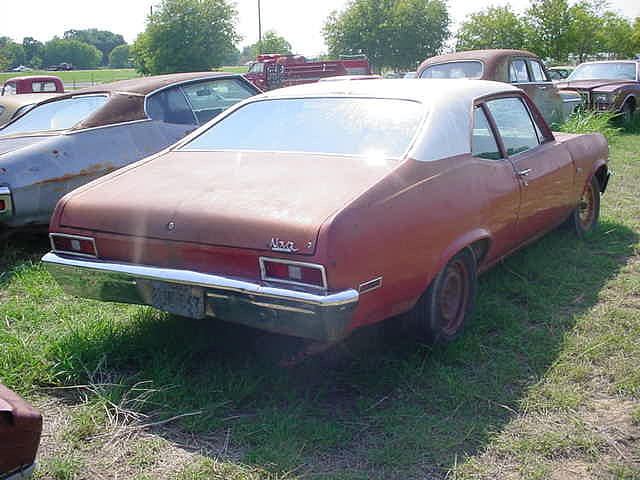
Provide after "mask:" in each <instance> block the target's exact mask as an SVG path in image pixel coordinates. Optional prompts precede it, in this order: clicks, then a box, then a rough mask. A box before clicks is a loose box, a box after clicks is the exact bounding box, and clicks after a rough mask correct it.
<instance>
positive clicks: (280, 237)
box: [60, 151, 397, 254]
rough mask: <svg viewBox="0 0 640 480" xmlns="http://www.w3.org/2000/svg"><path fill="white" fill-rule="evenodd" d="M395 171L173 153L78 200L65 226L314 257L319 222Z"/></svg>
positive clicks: (348, 159) (339, 158)
mask: <svg viewBox="0 0 640 480" xmlns="http://www.w3.org/2000/svg"><path fill="white" fill-rule="evenodd" d="M396 165H397V162H395V161H378V162H371V161H369V162H367V160H366V159H365V158H362V157H356V156H343V155H323V154H307V153H288V152H287V153H282V152H280V153H278V152H179V151H173V152H169V153H167V154H165V155H162V156H160V157H158V158H156V159H154V160H151V161H149V162H146V163H144V164H141V165H138V166H136V167H134V168H132V169H127V170H126V171H124V172H118V173H114V174H112V175H111V176H109V177H106V178H105V179H103V180H101V181H98V182H96V183H94V184H92V185H91V186H90V187H89V188H86V189H84V190H82V191H80V192H78V193H76V194H72V195H71V196H70V197H68V199H67V202H66V204H65V205H64V209H63V211H62V213H61V216H60V225H62V226H66V227H72V228H81V229H88V230H94V231H102V232H109V233H116V234H124V235H130V236H135V237H146V238H156V239H166V240H174V241H184V242H197V243H204V244H211V245H220V246H231V247H240V248H249V249H256V250H269V249H272V246H276V247H281V248H282V247H283V246H284V247H285V249H287V248H289V247H293V248H295V249H296V250H297V251H298V253H300V254H313V253H314V252H315V246H316V238H317V236H318V232H319V229H320V226H321V225H322V223H323V222H324V221H325V220H326V219H327V218H328V217H330V216H331V215H332V214H334V213H335V212H336V211H338V210H339V209H341V208H342V207H344V206H345V205H346V204H348V203H349V202H350V201H351V200H353V199H354V198H356V197H357V196H358V195H359V194H361V193H362V192H363V191H365V190H366V189H368V188H369V187H370V186H372V185H373V184H375V183H376V182H377V181H379V180H380V179H381V178H383V177H384V176H385V175H387V174H388V173H389V172H390V171H391V170H392V169H393V168H394V167H395V166H396ZM280 242H282V243H280ZM289 242H292V243H289Z"/></svg>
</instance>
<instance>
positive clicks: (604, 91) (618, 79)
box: [556, 60, 640, 121]
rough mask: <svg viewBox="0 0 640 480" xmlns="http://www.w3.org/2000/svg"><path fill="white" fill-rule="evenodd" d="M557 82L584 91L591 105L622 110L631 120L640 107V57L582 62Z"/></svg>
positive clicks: (563, 87) (614, 111)
mask: <svg viewBox="0 0 640 480" xmlns="http://www.w3.org/2000/svg"><path fill="white" fill-rule="evenodd" d="M556 86H557V87H558V88H559V89H561V90H562V91H567V92H577V93H579V94H580V95H582V96H583V98H584V103H585V106H586V108H588V109H591V110H596V111H605V112H613V113H620V114H621V115H622V116H623V118H624V120H625V121H630V120H631V118H632V116H633V114H634V113H635V112H636V111H638V110H639V109H640V60H615V61H601V62H588V63H582V64H580V65H578V67H576V69H575V70H574V71H573V72H572V73H571V75H569V77H568V78H567V79H566V80H565V81H564V82H558V83H557V84H556Z"/></svg>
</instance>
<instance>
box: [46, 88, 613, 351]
mask: <svg viewBox="0 0 640 480" xmlns="http://www.w3.org/2000/svg"><path fill="white" fill-rule="evenodd" d="M427 84H428V85H427ZM264 119H271V120H270V121H263V120H264ZM249 126H250V127H249ZM606 162H607V144H606V141H605V139H604V137H603V136H602V135H600V134H587V135H571V134H555V135H554V134H553V133H551V131H550V130H549V127H548V126H547V124H546V123H545V122H544V120H543V119H542V116H541V115H540V113H539V111H538V110H537V108H536V107H535V105H534V104H533V103H532V102H531V100H530V99H529V98H528V97H527V96H526V95H525V94H524V92H523V91H522V90H520V89H518V88H516V87H513V86H511V85H508V84H505V83H496V82H485V81H477V82H462V81H461V82H451V81H449V80H433V81H432V82H425V81H424V80H419V79H414V80H377V81H370V80H366V81H351V82H318V83H314V84H308V85H303V86H298V87H291V88H284V89H280V90H274V91H272V92H269V93H267V94H264V95H261V96H257V97H254V98H252V99H249V100H247V101H245V102H242V103H241V104H239V105H238V106H235V107H232V108H231V109H229V110H228V111H227V112H225V113H224V114H223V115H221V116H220V117H219V118H218V119H216V120H215V121H214V122H212V124H209V125H207V126H206V127H203V128H202V129H199V130H197V131H196V132H193V133H192V134H191V135H189V136H188V137H187V138H185V139H184V140H182V141H180V142H179V143H177V144H176V145H174V146H173V147H172V148H171V149H169V150H167V151H165V152H162V153H160V154H158V155H156V156H153V157H150V158H147V159H144V160H141V161H140V162H137V163H135V164H133V165H130V166H128V167H125V168H123V169H121V170H119V171H117V172H114V173H112V174H110V175H108V176H106V177H104V178H102V179H99V180H97V181H95V182H93V183H91V184H89V185H85V186H83V187H80V188H79V189H78V190H76V191H75V192H72V193H71V194H69V195H67V196H66V197H65V198H63V199H62V200H61V201H60V202H59V203H58V205H57V207H56V210H55V212H54V214H53V217H52V221H51V228H50V232H51V233H50V238H51V244H52V248H53V250H52V251H51V252H49V253H48V254H47V255H46V256H45V257H44V262H45V264H46V265H47V266H48V268H49V270H50V271H51V272H52V274H53V275H54V276H55V278H56V279H57V281H58V282H59V283H60V284H61V285H62V286H63V288H64V289H65V291H66V292H68V293H70V294H74V295H79V296H83V297H89V298H97V299H101V300H106V301H114V302H129V303H138V304H148V305H153V306H155V307H157V308H159V309H161V310H164V311H167V312H171V313H173V314H176V315H181V316H186V317H193V318H204V317H219V318H222V319H226V320H228V321H232V322H237V323H242V324H246V325H250V326H253V327H256V328H260V329H267V330H271V331H275V332H280V333H285V334H289V335H295V336H300V337H305V338H309V339H315V340H318V341H323V342H332V341H337V340H340V339H342V338H343V337H345V336H346V335H348V334H349V333H350V332H351V331H353V330H354V329H355V328H357V327H361V326H363V325H366V324H370V323H374V322H378V321H381V320H383V319H385V318H387V317H391V316H395V315H397V314H401V313H403V312H407V311H409V310H410V309H413V312H414V313H415V315H416V316H417V318H418V319H420V321H421V323H422V325H423V327H424V329H425V330H426V331H427V332H429V333H430V334H431V335H432V336H433V337H434V338H435V339H439V340H445V341H446V340H451V339H453V338H455V337H456V336H457V335H458V334H459V333H460V331H461V330H462V327H463V326H464V324H465V322H466V320H467V318H468V317H469V315H470V312H471V310H472V307H473V303H474V294H475V290H476V274H477V272H478V271H482V270H485V269H487V268H488V267H490V266H491V265H493V264H495V263H496V262H498V261H499V260H500V259H502V258H503V257H504V256H505V255H507V254H509V253H510V252H512V251H514V250H516V249H517V248H519V247H521V246H523V245H524V244H526V243H527V242H529V241H530V240H532V239H534V238H536V237H538V236H539V235H541V234H544V233H545V232H547V231H549V230H551V229H553V228H554V227H556V226H558V225H559V224H561V223H563V222H568V223H569V224H571V225H572V226H573V227H574V228H575V230H576V231H577V232H579V233H583V232H586V231H589V230H591V229H592V228H593V227H594V226H595V225H596V223H597V220H598V211H599V210H598V209H599V205H600V203H599V199H600V193H601V192H602V191H604V189H605V187H606V184H607V180H608V171H607V163H606Z"/></svg>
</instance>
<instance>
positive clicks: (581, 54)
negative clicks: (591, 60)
mask: <svg viewBox="0 0 640 480" xmlns="http://www.w3.org/2000/svg"><path fill="white" fill-rule="evenodd" d="M603 8H604V3H602V2H600V1H582V2H580V3H577V4H576V5H573V6H572V7H571V8H570V9H569V30H568V34H567V41H568V50H569V53H572V54H574V55H576V56H577V57H578V62H579V63H582V62H584V61H585V60H586V58H587V56H588V55H593V54H595V53H598V52H601V51H602V49H603V45H602V42H601V40H602V36H601V35H599V31H600V29H601V28H602V18H601V17H602V14H603Z"/></svg>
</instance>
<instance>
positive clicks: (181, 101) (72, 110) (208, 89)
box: [0, 72, 259, 230]
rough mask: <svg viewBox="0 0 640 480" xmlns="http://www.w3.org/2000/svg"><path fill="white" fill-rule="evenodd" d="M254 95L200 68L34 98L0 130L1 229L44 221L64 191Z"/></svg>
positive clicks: (232, 78) (238, 80)
mask: <svg viewBox="0 0 640 480" xmlns="http://www.w3.org/2000/svg"><path fill="white" fill-rule="evenodd" d="M256 93H259V90H258V89H257V88H256V87H254V86H253V85H252V84H251V83H249V82H248V81H246V80H245V79H244V78H243V77H242V76H241V75H234V74H224V73H212V72H200V73H179V74H172V75H163V76H157V77H147V78H136V79H131V80H123V81H120V82H114V83H109V84H104V85H98V86H96V87H92V88H87V89H83V90H76V91H75V92H73V93H69V94H66V95H62V96H58V97H56V98H54V99H51V100H47V101H45V102H42V103H40V104H39V105H38V106H36V107H34V108H33V109H32V110H30V111H29V112H27V113H26V114H24V115H22V116H21V117H19V118H17V119H15V120H13V121H12V122H11V123H9V124H8V125H6V126H4V127H3V128H0V230H2V229H3V228H4V229H5V230H6V229H8V228H12V227H24V226H27V225H36V226H37V225H47V224H48V223H49V218H50V217H51V212H52V211H53V208H54V207H55V204H56V202H57V201H58V200H59V199H60V198H61V197H62V196H63V195H64V194H65V193H67V192H70V191H71V190H73V189H74V188H76V187H78V186H80V185H83V184H85V183H87V182H89V181H90V180H93V179H95V178H97V177H100V176H102V175H104V174H106V173H109V172H111V171H113V170H116V169H118V168H120V167H122V166H124V165H127V164H129V163H132V162H134V161H136V160H140V159H141V158H143V157H146V156H148V155H150V154H153V153H156V152H158V151H159V150H162V149H163V148H166V147H168V146H169V145H171V144H173V143H175V142H176V141H177V140H179V139H181V138H183V137H184V136H185V135H186V134H187V133H189V132H191V131H193V130H194V129H195V128H196V127H198V126H199V125H202V124H204V123H206V122H207V121H209V120H210V119H211V118H213V117H215V116H216V115H218V114H219V113H220V112H222V111H223V110H225V109H226V108H228V107H229V106H231V105H233V104H234V103H236V102H238V101H240V100H244V99H245V98H247V97H250V96H252V95H255V94H256Z"/></svg>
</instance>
